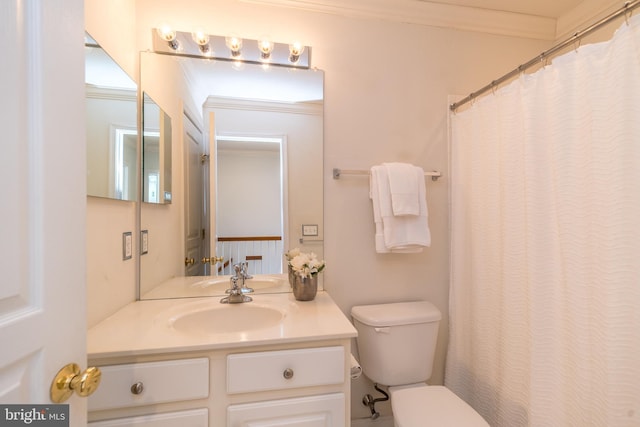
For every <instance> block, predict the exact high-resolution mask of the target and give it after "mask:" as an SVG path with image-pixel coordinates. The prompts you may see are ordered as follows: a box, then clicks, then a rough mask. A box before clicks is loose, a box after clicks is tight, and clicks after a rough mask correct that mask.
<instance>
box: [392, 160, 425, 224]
mask: <svg viewBox="0 0 640 427" xmlns="http://www.w3.org/2000/svg"><path fill="white" fill-rule="evenodd" d="M383 166H384V167H385V168H386V170H387V176H388V177H389V189H390V192H391V207H392V208H393V214H394V215H395V216H402V215H419V214H420V193H419V190H420V187H419V184H420V182H424V171H423V170H422V168H420V167H417V166H414V165H410V164H408V163H383Z"/></svg>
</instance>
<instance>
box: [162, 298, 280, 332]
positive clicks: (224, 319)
mask: <svg viewBox="0 0 640 427" xmlns="http://www.w3.org/2000/svg"><path fill="white" fill-rule="evenodd" d="M215 303H216V305H215V306H209V307H203V308H194V310H193V311H190V312H187V313H184V314H182V313H181V314H177V315H175V316H173V317H171V318H170V319H169V326H170V327H171V328H172V329H175V330H176V331H180V332H183V333H187V334H197V335H203V334H204V335H211V334H221V333H237V332H248V331H252V330H257V329H264V328H269V327H271V326H275V325H277V324H278V323H280V322H281V321H282V319H283V318H284V312H282V311H280V310H278V309H276V308H273V307H265V306H261V305H255V304H253V303H242V304H219V303H218V301H217V300H216V302H215Z"/></svg>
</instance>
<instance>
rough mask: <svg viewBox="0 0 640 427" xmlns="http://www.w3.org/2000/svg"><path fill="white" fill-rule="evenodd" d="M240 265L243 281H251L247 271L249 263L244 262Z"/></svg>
mask: <svg viewBox="0 0 640 427" xmlns="http://www.w3.org/2000/svg"><path fill="white" fill-rule="evenodd" d="M241 265H242V267H241V268H242V276H243V277H244V278H245V279H253V276H252V275H251V274H249V271H248V270H249V262H248V261H245V262H243V263H242V264H241Z"/></svg>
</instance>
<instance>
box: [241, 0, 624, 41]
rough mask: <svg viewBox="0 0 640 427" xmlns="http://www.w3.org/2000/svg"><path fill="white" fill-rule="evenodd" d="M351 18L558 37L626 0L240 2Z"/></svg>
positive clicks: (264, 0)
mask: <svg viewBox="0 0 640 427" xmlns="http://www.w3.org/2000/svg"><path fill="white" fill-rule="evenodd" d="M238 1H239V2H242V3H255V4H263V5H269V6H277V7H286V8H293V9H299V10H307V11H313V12H321V13H329V14H337V15H343V16H350V17H358V18H367V19H376V20H384V21H395V22H402V23H408V24H417V25H425V26H433V27H441V28H450V29H457V30H462V31H473V32H481V33H490V34H499V35H506V36H513V37H522V38H529V39H539V40H549V41H554V40H558V39H559V38H560V37H563V36H566V35H567V34H569V33H571V32H575V31H577V30H578V29H580V28H581V27H582V26H584V25H585V24H588V23H591V22H593V19H594V17H601V16H602V14H604V13H607V11H611V10H612V8H619V7H620V6H621V4H622V0H238Z"/></svg>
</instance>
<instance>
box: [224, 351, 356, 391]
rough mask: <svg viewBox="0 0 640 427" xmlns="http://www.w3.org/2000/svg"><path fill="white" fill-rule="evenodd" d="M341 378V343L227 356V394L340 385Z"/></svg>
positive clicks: (342, 353)
mask: <svg viewBox="0 0 640 427" xmlns="http://www.w3.org/2000/svg"><path fill="white" fill-rule="evenodd" d="M344 379H345V362H344V347H341V346H336V347H318V348H305V349H299V350H282V351H265V352H258V353H240V354H232V355H229V356H227V392H228V393H247V392H254V391H266V390H277V389H287V388H295V387H307V386H317V385H328V384H340V383H342V382H344Z"/></svg>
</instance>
